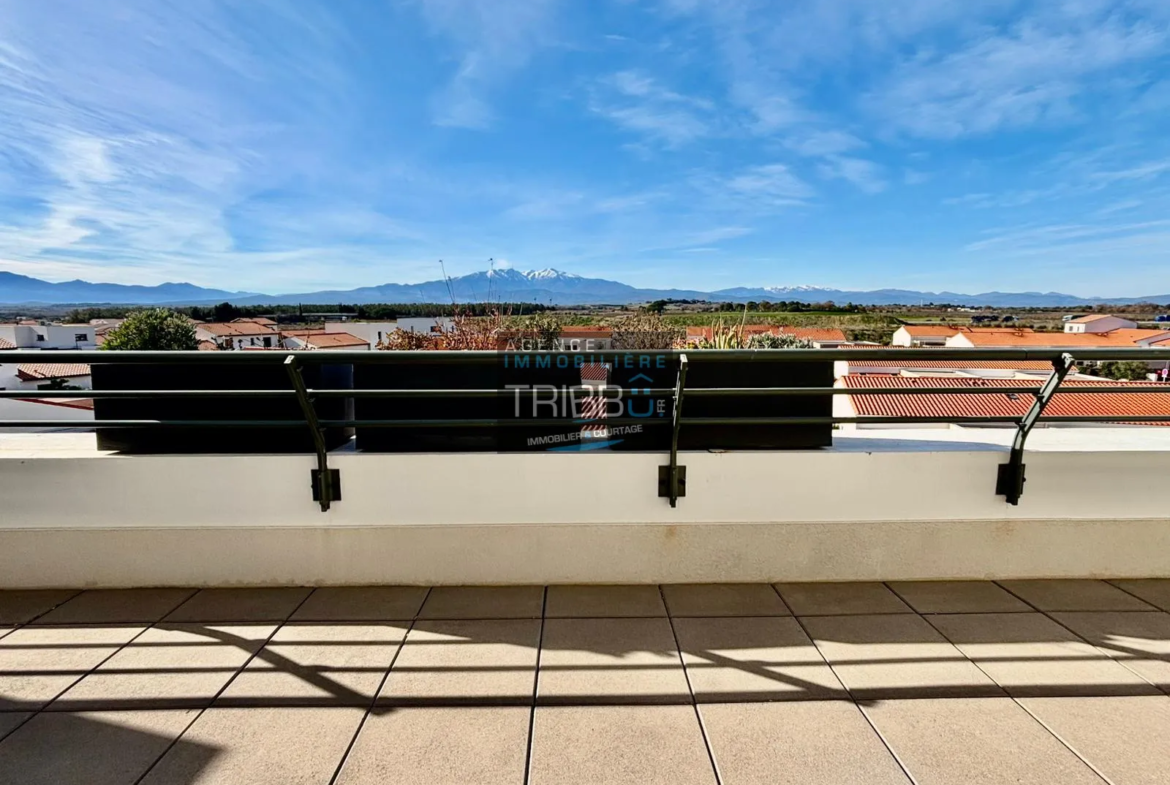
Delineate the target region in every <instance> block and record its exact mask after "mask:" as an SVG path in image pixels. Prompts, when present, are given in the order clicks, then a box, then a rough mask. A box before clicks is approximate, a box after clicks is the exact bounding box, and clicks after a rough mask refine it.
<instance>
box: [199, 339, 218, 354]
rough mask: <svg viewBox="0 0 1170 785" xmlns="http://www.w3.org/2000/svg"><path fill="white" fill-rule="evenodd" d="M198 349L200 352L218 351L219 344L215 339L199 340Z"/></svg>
mask: <svg viewBox="0 0 1170 785" xmlns="http://www.w3.org/2000/svg"><path fill="white" fill-rule="evenodd" d="M199 351H201V352H218V351H219V344H217V343H216V342H215V341H200V342H199Z"/></svg>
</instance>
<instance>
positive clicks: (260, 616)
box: [167, 588, 312, 623]
mask: <svg viewBox="0 0 1170 785" xmlns="http://www.w3.org/2000/svg"><path fill="white" fill-rule="evenodd" d="M310 591H312V589H305V588H291V589H202V590H200V592H199V593H198V594H196V595H195V596H194V597H192V598H191V599H189V600H187V601H186V602H185V603H183V604H182V605H180V606H179V607H178V608H175V610H173V611H171V613H170V614H168V615H167V621H170V622H195V621H197V622H220V623H224V622H228V623H230V622H262V621H277V622H279V621H284V620H285V619H287V618H288V617H289V614H291V613H292V612H293V611H294V610H296V607H297V606H298V605H300V604H301V602H302V601H304V599H305V597H307V596H308V595H309V592H310Z"/></svg>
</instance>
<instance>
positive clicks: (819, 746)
mask: <svg viewBox="0 0 1170 785" xmlns="http://www.w3.org/2000/svg"><path fill="white" fill-rule="evenodd" d="M699 712H700V713H701V714H702V715H703V726H704V727H705V728H706V730H707V739H708V740H709V741H710V743H711V753H712V754H713V755H714V756H715V763H716V765H717V766H718V767H719V774H720V777H721V779H722V781H723V783H724V785H910V780H909V779H907V777H906V775H905V774H904V773H903V772H902V769H901V768H900V767H899V766H898V763H897V761H895V760H894V757H893V756H892V755H890V751H889V750H887V749H886V747H885V745H884V744H882V741H881V739H880V738H879V737H878V735H877V734H876V733H874V730H873V728H871V727H870V725H869V723H868V722H866V720H865V717H863V716H862V714H861V712H860V711H858V709H857V706H855V705H854V704H853V703H852V702H850V701H801V702H785V703H723V704H712V705H703V706H701V707H699Z"/></svg>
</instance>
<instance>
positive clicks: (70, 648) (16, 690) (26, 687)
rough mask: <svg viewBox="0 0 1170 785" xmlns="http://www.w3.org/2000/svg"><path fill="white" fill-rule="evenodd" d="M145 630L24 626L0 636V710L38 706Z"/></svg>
mask: <svg viewBox="0 0 1170 785" xmlns="http://www.w3.org/2000/svg"><path fill="white" fill-rule="evenodd" d="M143 629H144V628H142V627H136V626H119V627H22V628H20V629H19V630H16V631H15V632H13V633H12V634H11V635H7V636H5V637H4V638H0V674H2V675H0V711H20V710H26V709H39V708H41V707H42V706H44V705H45V704H46V703H48V702H49V701H51V700H52V699H53V698H55V697H57V695H58V694H60V693H61V692H64V691H65V690H67V689H69V687H70V686H71V685H72V684H73V683H74V682H75V681H77V680H78V679H80V678H81V677H82V676H85V675H86V674H87V673H88V672H89V671H91V670H93V669H94V668H96V667H97V666H98V665H100V664H101V662H102V660H104V659H106V658H107V657H109V656H110V655H111V654H113V653H114V652H116V651H117V650H118V648H119V647H121V646H122V645H124V644H126V643H128V642H129V641H130V640H131V639H132V638H134V636H135V635H138V634H139V633H140V632H142V630H143Z"/></svg>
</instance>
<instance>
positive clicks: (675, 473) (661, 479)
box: [658, 354, 687, 507]
mask: <svg viewBox="0 0 1170 785" xmlns="http://www.w3.org/2000/svg"><path fill="white" fill-rule="evenodd" d="M686 384H687V356H686V355H685V354H682V355H679V358H678V381H677V382H676V383H675V386H674V409H673V418H674V419H673V422H672V425H673V427H672V428H671V434H670V463H669V464H668V465H666V466H659V467H658V495H659V496H660V497H662V496H666V497H669V499H670V506H671V507H677V506H678V497H680V496H686V495H687V467H685V466H679V465H678V431H679V428H680V427H681V426H682V419H681V418H682V404H683V392H684V391H685V389H686Z"/></svg>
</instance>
